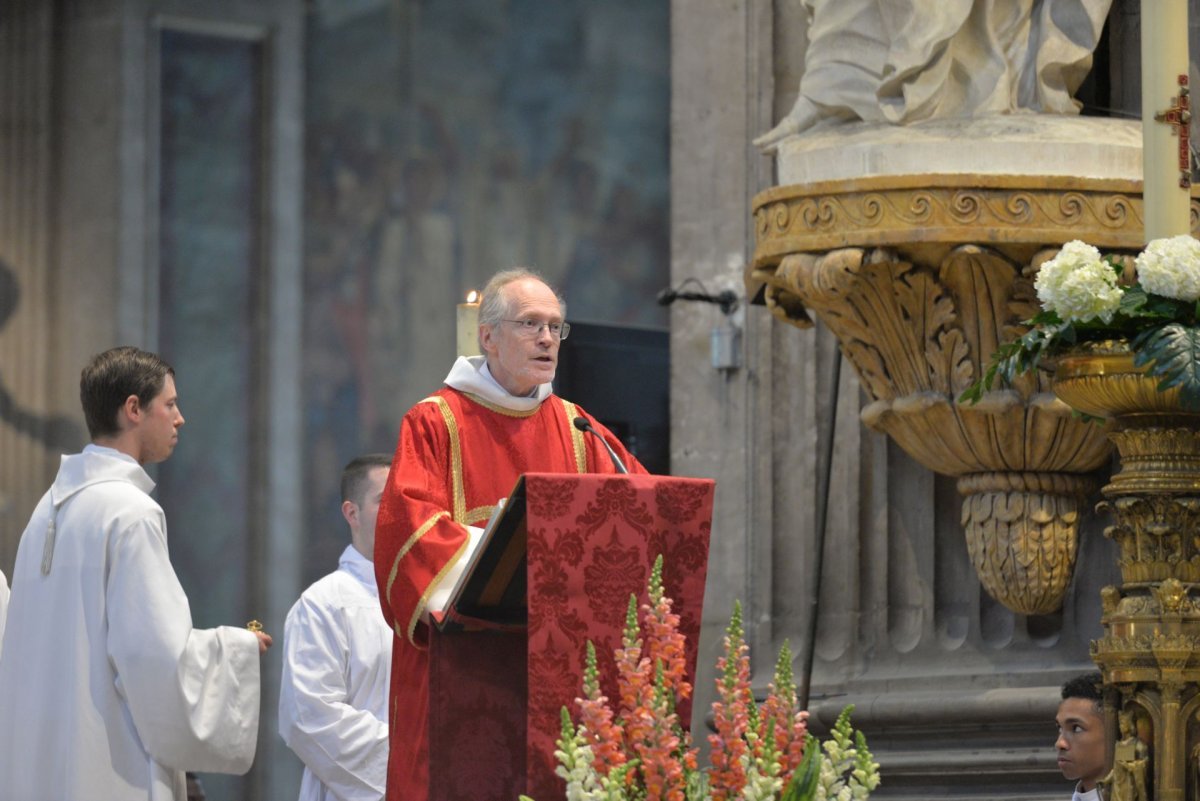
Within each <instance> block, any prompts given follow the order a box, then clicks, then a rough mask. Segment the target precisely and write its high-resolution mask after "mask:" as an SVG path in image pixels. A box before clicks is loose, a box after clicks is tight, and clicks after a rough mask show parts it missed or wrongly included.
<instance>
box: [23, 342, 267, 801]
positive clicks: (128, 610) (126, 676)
mask: <svg viewBox="0 0 1200 801" xmlns="http://www.w3.org/2000/svg"><path fill="white" fill-rule="evenodd" d="M80 397H81V400H82V402H83V412H84V416H85V418H86V420H87V426H88V431H89V433H90V434H91V438H92V444H90V445H88V446H87V447H86V448H84V449H83V452H82V453H79V454H76V455H72V456H64V457H62V464H61V466H60V467H59V470H58V476H57V477H56V478H55V479H54V484H53V486H51V487H50V490H49V491H48V492H47V493H46V494H45V496H43V497H42V500H41V502H40V503H38V506H37V509H36V510H35V511H34V513H33V517H32V518H31V519H30V521H29V525H28V526H27V527H26V528H25V532H24V534H22V535H21V543H20V545H19V547H18V549H17V561H16V568H15V570H14V571H13V579H12V581H13V587H12V598H11V603H10V604H9V609H8V625H7V628H6V630H5V635H4V650H3V656H2V657H0V799H4V801H50V800H51V799H52V800H53V801H83V799H97V800H100V799H102V800H103V801H134V800H135V799H137V801H143V800H144V799H152V800H153V801H165V800H166V799H170V800H171V801H184V799H185V798H186V784H185V778H184V771H188V770H193V771H208V772H220V773H244V772H245V771H247V770H249V768H250V764H251V763H252V762H253V761H254V750H255V744H256V736H257V733H258V714H259V658H260V655H261V654H262V653H264V652H265V651H266V649H267V648H268V647H269V646H270V644H271V639H270V637H268V636H267V635H265V634H262V633H255V632H250V631H247V630H246V629H244V628H234V627H226V626H222V627H220V628H217V629H207V630H205V629H195V628H193V627H192V615H191V610H190V609H189V607H188V600H187V597H186V596H185V595H184V593H183V588H182V587H180V585H179V580H178V579H177V578H176V576H175V571H174V570H173V569H172V567H171V562H170V560H169V559H168V557H167V525H166V520H165V519H164V516H163V510H162V508H161V507H160V506H159V505H158V504H157V503H155V501H154V500H153V499H152V498H151V497H150V495H149V493H150V491H151V490H152V489H153V488H154V482H153V481H152V480H151V479H150V477H149V476H148V475H147V474H146V471H145V470H143V469H142V465H144V464H149V463H152V462H161V461H163V460H164V459H166V458H167V457H168V456H170V455H171V452H172V451H173V450H174V448H175V444H176V442H177V441H178V439H179V427H180V426H182V425H183V415H181V414H180V412H179V401H178V398H177V396H176V392H175V379H174V371H173V370H172V369H171V367H170V366H169V365H168V364H167V363H166V362H164V361H163V360H162V359H160V358H159V357H158V356H156V355H154V354H152V353H146V352H144V351H140V350H138V349H136V348H130V347H124V348H114V349H112V350H109V351H105V352H104V353H101V354H100V355H98V356H96V357H94V358H93V359H92V361H91V362H90V363H89V364H88V366H87V367H85V368H84V370H83V376H82V378H81V380H80ZM214 511H215V510H214Z"/></svg>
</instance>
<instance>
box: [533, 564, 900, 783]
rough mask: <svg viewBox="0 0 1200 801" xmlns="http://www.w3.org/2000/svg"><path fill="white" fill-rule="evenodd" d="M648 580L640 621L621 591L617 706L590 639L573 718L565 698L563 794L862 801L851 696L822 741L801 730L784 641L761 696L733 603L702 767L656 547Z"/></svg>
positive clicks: (865, 770)
mask: <svg viewBox="0 0 1200 801" xmlns="http://www.w3.org/2000/svg"><path fill="white" fill-rule="evenodd" d="M648 589H649V593H648V594H649V602H648V603H646V604H643V605H642V606H641V607H640V609H641V613H642V624H641V626H639V623H638V610H639V607H638V603H637V598H636V597H631V598H630V600H629V607H628V610H627V612H626V617H625V631H624V634H623V638H622V644H621V647H620V648H618V649H616V651H615V657H616V662H617V669H618V679H617V684H618V693H619V695H620V698H619V699H618V704H617V706H616V707H615V708H614V706H613V705H612V704H611V703H610V702H609V699H608V698H607V697H606V696H605V695H604V694H603V693H602V691H601V689H600V680H599V671H598V669H597V667H596V650H595V648H594V646H593V645H592V644H591V643H590V642H589V643H588V650H587V662H586V669H585V672H584V679H583V695H582V696H581V697H580V698H577V699H576V704H577V705H578V707H579V722H578V724H576V723H575V722H573V721H572V719H571V714H570V712H569V710H568V709H567V708H566V707H563V709H562V737H561V738H560V739H559V740H558V750H557V751H556V752H555V756H556V757H557V758H558V762H559V766H558V769H557V772H558V775H559V776H561V777H562V778H563V779H564V780H566V798H567V800H568V801H725V799H744V800H745V801H767V800H768V799H769V800H772V801H773V800H775V799H779V801H826V799H837V801H852V800H855V801H861V800H862V799H866V798H867V797H868V796H869V795H870V793H871V791H872V790H874V789H875V788H876V787H877V786H878V785H879V766H878V764H876V763H875V762H874V761H873V759H872V757H871V752H870V750H869V749H868V748H867V742H866V738H865V737H864V736H863V734H862V733H861V732H855V731H854V729H853V728H852V727H851V725H850V713H851V711H852V710H853V707H847V708H846V709H845V710H843V712H842V714H841V715H840V716H839V717H838V720H837V724H836V725H835V726H834V728H833V731H832V732H831V737H830V739H829V740H828V741H826V742H825V743H824V744H823V745H820V746H818V744H817V741H816V738H815V737H814V736H813V735H811V734H809V733H808V713H807V712H805V711H802V710H800V709H799V708H798V704H797V699H796V686H795V682H794V680H793V676H792V656H791V652H790V650H789V648H788V646H787V643H784V646H783V649H782V650H781V651H780V654H779V659H778V662H777V663H776V667H775V679H774V681H773V682H772V683H771V684H770V686H769V692H768V695H767V698H766V700H765V701H764V702H763V704H762V706H761V707H760V706H759V705H758V704H757V703H756V702H755V701H754V698H753V695H752V693H751V690H750V657H749V649H748V647H747V646H746V643H745V640H744V638H743V633H742V613H741V606H740V605H739V604H735V605H734V610H733V616H732V619H731V620H730V623H729V626H728V628H727V629H726V634H725V647H724V655H723V656H722V657H721V659H720V660H718V662H717V669H718V671H719V672H720V676H719V678H718V679H717V693H718V700H716V701H714V703H713V718H714V721H715V729H716V731H715V733H714V734H711V735H710V736H709V738H708V739H709V743H710V745H711V746H712V767H711V769H709V770H703V769H701V768H700V767H699V766H698V764H697V749H696V748H695V747H693V745H692V740H691V735H690V734H689V733H688V732H687V731H686V730H684V729H683V727H682V725H681V724H680V721H679V719H678V716H677V714H676V712H675V704H676V702H677V701H678V700H681V699H684V698H688V697H690V695H691V692H692V687H691V685H690V684H688V682H687V681H686V680H685V678H684V677H685V671H686V667H685V662H684V644H685V643H684V637H683V635H682V634H680V632H679V630H678V624H679V616H678V615H676V614H675V613H674V612H672V611H671V599H670V598H668V597H667V596H666V595H665V594H664V593H663V587H662V557H661V556H660V557H659V558H658V560H657V561H656V562H655V565H654V569H653V571H652V572H651V575H650V581H649V588H648ZM643 628H644V632H643ZM521 800H522V801H530V800H529V799H528V798H527V797H526V796H521Z"/></svg>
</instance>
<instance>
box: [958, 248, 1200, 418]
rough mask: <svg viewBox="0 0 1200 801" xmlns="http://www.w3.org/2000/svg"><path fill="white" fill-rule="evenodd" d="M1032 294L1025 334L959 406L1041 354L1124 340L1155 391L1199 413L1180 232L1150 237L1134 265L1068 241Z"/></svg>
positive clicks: (1196, 333)
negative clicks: (1035, 303) (1035, 304)
mask: <svg viewBox="0 0 1200 801" xmlns="http://www.w3.org/2000/svg"><path fill="white" fill-rule="evenodd" d="M1131 261H1132V262H1133V263H1132V265H1131V264H1130V262H1131ZM1131 266H1132V267H1133V269H1132V271H1130V270H1129V268H1130V267H1131ZM1034 288H1035V289H1036V290H1037V296H1038V300H1039V301H1040V302H1041V306H1042V311H1041V312H1039V313H1038V314H1037V315H1035V316H1034V317H1033V318H1032V319H1030V320H1026V321H1025V322H1024V325H1026V326H1028V327H1029V330H1028V332H1027V333H1025V334H1024V335H1023V336H1021V337H1019V338H1017V339H1016V340H1014V341H1012V342H1009V343H1007V344H1005V345H1002V346H1001V347H1000V348H999V349H997V351H996V352H995V353H994V354H993V355H992V359H991V363H990V364H989V365H988V368H987V370H986V371H985V372H984V374H983V376H982V378H980V380H979V381H976V382H975V383H974V384H972V385H971V386H970V387H968V388H967V390H966V391H965V392H963V393H962V395H961V396H960V398H959V400H960V401H962V402H971V403H975V402H977V401H979V400H980V398H981V396H982V393H983V392H984V390H988V389H991V388H992V385H993V384H994V383H995V381H996V379H997V378H1000V379H1003V380H1004V381H1005V382H1011V381H1012V379H1013V378H1014V377H1015V376H1016V375H1017V374H1019V373H1024V372H1026V371H1028V370H1031V369H1033V368H1035V367H1036V366H1037V365H1038V362H1039V361H1040V360H1041V358H1042V357H1043V356H1044V355H1052V354H1054V353H1057V352H1062V351H1063V350H1066V349H1068V348H1071V347H1073V346H1075V345H1078V344H1080V343H1084V342H1095V341H1103V340H1114V339H1116V340H1127V341H1128V342H1129V348H1130V351H1131V352H1132V354H1133V356H1134V365H1135V366H1136V367H1142V368H1146V371H1147V373H1148V374H1149V375H1151V376H1153V377H1155V378H1158V379H1159V384H1158V389H1159V391H1160V392H1161V391H1165V390H1168V389H1171V388H1173V387H1178V388H1179V392H1180V403H1181V404H1182V405H1183V407H1184V408H1186V409H1190V410H1193V411H1196V410H1200V242H1198V241H1197V240H1196V239H1194V238H1193V237H1191V236H1189V235H1186V234H1185V235H1182V236H1176V237H1171V238H1166V239H1155V240H1153V241H1152V242H1150V244H1149V245H1147V246H1146V249H1145V250H1144V251H1142V253H1140V254H1139V255H1138V256H1137V258H1136V259H1129V258H1127V257H1115V256H1108V257H1102V256H1101V255H1100V251H1098V250H1097V249H1096V248H1094V247H1092V246H1091V245H1088V244H1085V243H1083V242H1080V241H1078V240H1075V241H1072V242H1068V243H1067V244H1065V245H1064V246H1063V247H1062V250H1060V251H1059V252H1058V255H1056V256H1055V257H1054V258H1052V259H1050V260H1049V261H1047V262H1045V263H1044V264H1043V265H1042V266H1041V269H1040V270H1039V271H1038V275H1037V279H1036V281H1035V282H1034Z"/></svg>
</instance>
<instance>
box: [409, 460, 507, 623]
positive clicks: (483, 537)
mask: <svg viewBox="0 0 1200 801" xmlns="http://www.w3.org/2000/svg"><path fill="white" fill-rule="evenodd" d="M467 533H468V535H469V539H468V543H467V552H466V553H464V554H463V555H462V557H461V558H460V559H459V560H458V563H457V564H455V565H454V567H452V568H451V569H450V570H449V572H447V573H446V575H445V576H443V577H442V580H441V581H439V582H438V583H437V586H436V587H435V588H434V591H433V593H432V594H431V595H430V597H429V616H430V619H431V620H432V621H433V623H434V624H435V625H436V626H437V627H438V628H439V629H440V630H442V631H456V630H463V629H466V628H523V627H524V626H525V624H526V622H527V620H528V617H529V614H528V608H527V602H526V599H525V588H526V580H525V565H526V560H525V540H526V532H525V477H524V476H521V477H520V478H518V479H517V483H516V485H515V486H514V487H513V488H512V492H510V493H509V494H508V497H507V498H504V499H501V501H500V502H499V503H498V504H497V505H496V509H495V511H493V512H492V516H491V517H490V518H489V519H488V522H487V524H486V525H485V526H484V527H483V528H478V527H476V526H467Z"/></svg>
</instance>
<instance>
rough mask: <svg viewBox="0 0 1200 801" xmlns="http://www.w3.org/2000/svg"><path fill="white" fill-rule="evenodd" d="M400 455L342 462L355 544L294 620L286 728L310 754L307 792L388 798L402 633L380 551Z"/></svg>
mask: <svg viewBox="0 0 1200 801" xmlns="http://www.w3.org/2000/svg"><path fill="white" fill-rule="evenodd" d="M391 463H392V457H391V455H390V454H386V453H375V454H367V455H366V456H360V457H358V458H357V459H354V460H353V461H351V462H350V463H349V464H348V465H346V467H345V469H344V470H342V516H343V517H344V518H346V523H347V524H348V525H349V527H350V544H349V545H347V546H346V550H344V551H343V552H342V556H341V559H340V560H339V561H338V569H337V570H335V571H334V572H332V573H330V574H329V575H327V576H325V577H324V578H322V579H320V580H319V581H317V582H315V583H314V584H313V585H312V586H311V587H309V588H308V589H307V590H305V591H304V593H303V594H302V595H301V596H300V600H298V601H296V604H295V605H294V606H293V607H292V611H291V612H289V613H288V616H287V623H286V624H285V626H284V630H283V681H282V683H281V685H280V689H279V734H280V735H281V736H282V737H283V739H284V742H286V743H287V744H288V747H289V748H291V749H292V750H293V751H295V752H296V755H297V756H299V757H300V759H301V761H303V762H304V778H303V779H302V780H301V784H300V801H333V799H337V801H366V800H367V799H371V801H378V799H380V798H383V794H384V790H385V785H386V783H387V763H388V709H387V702H388V682H389V680H390V678H391V670H392V636H393V635H392V630H391V629H390V628H388V624H387V621H385V620H384V619H383V613H382V612H380V611H379V588H378V586H377V585H376V583H375V567H374V565H373V563H372V559H373V556H374V551H375V518H376V516H377V515H378V513H379V501H380V499H381V498H382V497H383V487H384V485H385V484H386V483H387V477H388V469H389V468H390V467H391Z"/></svg>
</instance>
